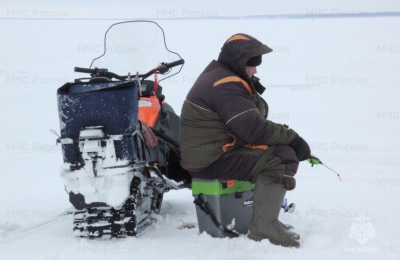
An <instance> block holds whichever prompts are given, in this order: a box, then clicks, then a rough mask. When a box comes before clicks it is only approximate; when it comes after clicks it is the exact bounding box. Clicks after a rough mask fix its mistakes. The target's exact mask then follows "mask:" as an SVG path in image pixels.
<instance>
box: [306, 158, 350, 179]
mask: <svg viewBox="0 0 400 260" xmlns="http://www.w3.org/2000/svg"><path fill="white" fill-rule="evenodd" d="M307 162H309V163H310V164H311V167H314V165H320V164H321V165H323V166H325V167H326V168H328V169H329V170H331V171H332V172H334V173H336V174H337V176H338V177H339V180H340V181H342V178H340V174H339V173H337V172H335V171H334V170H332V169H331V168H329V167H328V166H326V165H325V164H323V163H322V162H321V160H320V159H318V158H317V157H315V156H314V155H313V154H311V156H310V158H308V159H307Z"/></svg>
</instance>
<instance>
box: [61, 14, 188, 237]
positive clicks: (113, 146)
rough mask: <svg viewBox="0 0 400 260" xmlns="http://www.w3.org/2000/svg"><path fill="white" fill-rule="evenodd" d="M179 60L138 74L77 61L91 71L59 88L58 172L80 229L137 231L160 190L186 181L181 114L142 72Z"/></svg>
mask: <svg viewBox="0 0 400 260" xmlns="http://www.w3.org/2000/svg"><path fill="white" fill-rule="evenodd" d="M137 22H138V21H132V22H124V23H122V24H126V23H137ZM145 23H149V22H145ZM150 23H152V22H150ZM118 24H121V23H118ZM153 24H155V23H153ZM113 26H114V25H112V26H111V27H113ZM157 26H158V25H157ZM111 27H110V29H111ZM110 29H109V30H110ZM109 30H108V31H109ZM108 31H107V32H108ZM106 37H107V33H106ZM103 55H104V54H103ZM179 57H180V56H179ZM95 60H96V59H95ZM92 63H93V62H92ZM183 63H184V61H183V60H182V59H180V60H178V61H176V62H172V63H161V64H159V65H158V66H157V64H155V65H156V67H155V68H154V69H152V70H150V71H149V72H148V73H145V74H139V73H136V75H135V76H131V75H129V74H128V75H127V76H119V75H117V74H115V73H112V72H109V71H108V70H107V69H99V68H97V67H95V68H93V69H91V68H90V69H83V68H75V71H76V72H83V73H89V74H90V75H91V77H90V78H85V79H76V80H75V82H74V83H66V84H65V85H64V86H62V87H60V88H59V89H58V91H57V98H58V111H59V118H60V128H61V137H60V138H59V139H58V142H59V143H61V145H62V151H63V159H64V164H63V167H62V170H61V176H62V178H63V179H64V182H65V189H66V191H67V193H68V194H69V199H70V202H71V204H72V205H73V206H74V207H75V209H76V210H75V212H74V231H75V234H76V235H77V236H82V237H90V238H97V237H125V236H137V235H139V234H140V233H141V232H143V231H144V230H145V229H146V228H147V227H149V226H150V225H151V224H152V223H153V219H152V218H151V216H150V215H151V214H153V213H156V214H157V213H159V212H160V209H161V205H162V200H163V194H164V193H165V192H167V191H169V190H171V189H181V188H189V187H190V184H191V178H190V175H189V174H188V172H187V171H185V170H184V169H182V168H181V166H180V153H179V143H178V136H179V116H177V115H176V114H175V112H174V110H173V109H172V107H171V106H169V105H168V104H166V103H165V102H164V99H165V97H164V96H163V95H162V88H161V86H160V85H159V84H158V82H157V81H151V80H145V79H146V78H147V77H148V76H150V75H153V74H154V73H156V74H157V73H158V74H159V75H160V74H161V75H163V74H165V73H167V72H169V71H170V70H171V69H172V68H173V67H175V66H178V65H183ZM155 78H156V77H155Z"/></svg>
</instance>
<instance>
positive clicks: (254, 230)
mask: <svg viewBox="0 0 400 260" xmlns="http://www.w3.org/2000/svg"><path fill="white" fill-rule="evenodd" d="M285 194H286V188H285V186H284V185H283V184H282V183H280V179H279V178H278V179H277V181H274V178H271V177H267V176H264V175H259V176H258V177H257V180H256V186H255V189H254V202H253V219H252V221H251V223H250V227H249V229H250V233H249V235H248V237H249V238H250V239H252V240H255V241H260V240H262V239H268V240H269V241H270V242H271V243H272V244H274V245H281V246H285V247H299V246H300V242H299V239H300V236H299V235H298V234H297V233H295V232H292V231H290V229H291V228H293V227H292V226H290V225H285V224H283V223H282V222H280V221H279V220H278V216H279V212H280V209H281V204H282V201H283V198H284V197H285Z"/></svg>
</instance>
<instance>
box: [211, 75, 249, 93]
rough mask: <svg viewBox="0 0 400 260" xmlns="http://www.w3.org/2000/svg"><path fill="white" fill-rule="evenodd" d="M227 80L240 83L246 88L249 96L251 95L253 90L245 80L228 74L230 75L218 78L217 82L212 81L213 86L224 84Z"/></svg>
mask: <svg viewBox="0 0 400 260" xmlns="http://www.w3.org/2000/svg"><path fill="white" fill-rule="evenodd" d="M228 82H240V83H242V84H243V85H244V86H245V88H246V89H247V91H248V92H249V94H250V96H252V95H253V91H252V89H251V87H250V85H249V83H247V82H246V81H244V80H243V79H241V78H239V77H237V76H230V77H226V78H223V79H220V80H218V81H217V82H215V83H214V87H216V86H218V85H221V84H224V83H228Z"/></svg>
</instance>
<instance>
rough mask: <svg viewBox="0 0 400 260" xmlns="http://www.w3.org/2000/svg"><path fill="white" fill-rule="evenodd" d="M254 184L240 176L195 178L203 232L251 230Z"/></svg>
mask: <svg viewBox="0 0 400 260" xmlns="http://www.w3.org/2000/svg"><path fill="white" fill-rule="evenodd" d="M254 186H255V185H254V184H253V183H251V182H248V181H238V180H229V181H222V180H204V179H197V178H194V179H193V180H192V193H193V197H194V199H195V200H194V203H195V205H196V213H197V220H198V224H199V231H200V233H202V232H206V233H207V234H209V235H211V236H212V237H221V238H222V237H237V236H238V235H240V234H247V232H248V229H249V224H250V222H251V218H252V215H253V193H254Z"/></svg>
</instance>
